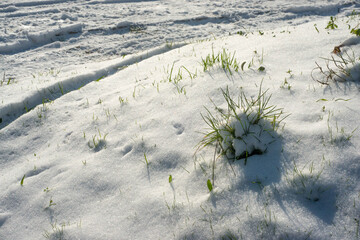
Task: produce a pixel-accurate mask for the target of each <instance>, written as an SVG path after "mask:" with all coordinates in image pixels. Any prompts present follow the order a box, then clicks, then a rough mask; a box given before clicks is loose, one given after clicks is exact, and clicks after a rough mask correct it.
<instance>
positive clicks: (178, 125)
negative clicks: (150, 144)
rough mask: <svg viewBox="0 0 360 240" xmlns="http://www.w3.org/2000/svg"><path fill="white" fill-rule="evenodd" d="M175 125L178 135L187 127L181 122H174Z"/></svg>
mask: <svg viewBox="0 0 360 240" xmlns="http://www.w3.org/2000/svg"><path fill="white" fill-rule="evenodd" d="M173 127H174V128H175V130H176V134H177V135H180V134H182V133H183V132H184V130H185V127H184V126H183V125H182V124H181V123H173Z"/></svg>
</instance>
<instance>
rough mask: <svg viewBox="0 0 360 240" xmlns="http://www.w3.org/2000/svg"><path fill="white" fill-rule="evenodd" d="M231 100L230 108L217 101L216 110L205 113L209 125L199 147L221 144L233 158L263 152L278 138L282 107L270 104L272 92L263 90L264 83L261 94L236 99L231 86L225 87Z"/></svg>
mask: <svg viewBox="0 0 360 240" xmlns="http://www.w3.org/2000/svg"><path fill="white" fill-rule="evenodd" d="M221 91H222V95H223V97H224V99H225V102H226V104H227V111H224V110H222V109H220V108H219V107H218V106H216V105H215V104H214V105H215V110H216V112H215V114H213V113H212V112H211V111H210V110H209V109H207V108H205V109H206V111H207V114H206V115H203V114H201V116H202V118H203V120H204V121H205V123H206V124H207V125H208V127H209V131H208V132H206V133H204V134H205V136H204V138H203V139H202V140H201V141H200V142H199V143H198V146H197V150H196V151H199V150H201V149H203V148H205V147H208V146H212V145H217V146H218V150H219V151H220V153H221V154H222V155H225V156H226V157H227V158H229V159H234V160H238V159H245V164H246V160H247V158H248V157H250V156H252V155H254V154H263V153H264V152H265V151H266V150H267V148H268V145H269V144H270V143H272V142H273V141H274V136H273V135H272V133H273V132H274V131H276V129H277V128H278V126H279V124H280V122H281V121H282V120H283V119H284V118H285V117H283V118H281V115H282V114H283V112H282V109H278V108H276V106H273V105H269V101H270V98H271V96H269V97H268V96H266V93H267V91H262V89H261V86H260V89H259V92H258V95H257V97H255V98H247V97H246V96H245V94H244V93H243V92H241V93H240V96H239V98H238V101H237V102H236V101H235V100H234V99H233V98H232V97H231V95H230V92H229V88H226V89H225V90H223V89H221Z"/></svg>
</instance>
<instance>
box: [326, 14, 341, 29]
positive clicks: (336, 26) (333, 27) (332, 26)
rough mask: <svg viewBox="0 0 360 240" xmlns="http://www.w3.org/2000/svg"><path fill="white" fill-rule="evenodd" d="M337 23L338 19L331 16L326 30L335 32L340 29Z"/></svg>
mask: <svg viewBox="0 0 360 240" xmlns="http://www.w3.org/2000/svg"><path fill="white" fill-rule="evenodd" d="M335 21H336V17H333V16H331V17H330V21H329V22H328V25H327V26H326V28H325V29H333V30H334V29H335V28H338V25H336V23H335Z"/></svg>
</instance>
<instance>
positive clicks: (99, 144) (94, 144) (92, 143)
mask: <svg viewBox="0 0 360 240" xmlns="http://www.w3.org/2000/svg"><path fill="white" fill-rule="evenodd" d="M98 132H99V136H98V135H97V134H95V135H94V136H92V140H89V141H88V146H89V147H90V148H91V149H94V150H95V151H99V150H101V149H103V148H105V147H106V140H105V139H106V136H107V135H108V134H107V133H106V134H104V135H102V134H101V132H100V129H98Z"/></svg>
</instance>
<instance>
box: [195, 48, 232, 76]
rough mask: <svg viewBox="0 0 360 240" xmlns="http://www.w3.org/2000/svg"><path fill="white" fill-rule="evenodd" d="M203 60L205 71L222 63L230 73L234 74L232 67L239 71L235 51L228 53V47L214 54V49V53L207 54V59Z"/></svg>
mask: <svg viewBox="0 0 360 240" xmlns="http://www.w3.org/2000/svg"><path fill="white" fill-rule="evenodd" d="M201 60H202V63H201V65H202V66H203V68H204V72H205V71H207V70H208V69H209V68H211V67H213V66H214V65H215V64H219V65H221V67H222V69H224V70H225V71H228V72H229V73H230V75H232V71H231V69H233V70H234V71H235V72H238V71H239V64H238V62H237V60H236V58H235V53H233V54H231V53H228V52H227V51H226V49H223V51H222V52H219V53H218V54H214V49H213V50H212V54H209V55H207V56H206V57H205V59H203V58H202V59H201Z"/></svg>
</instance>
